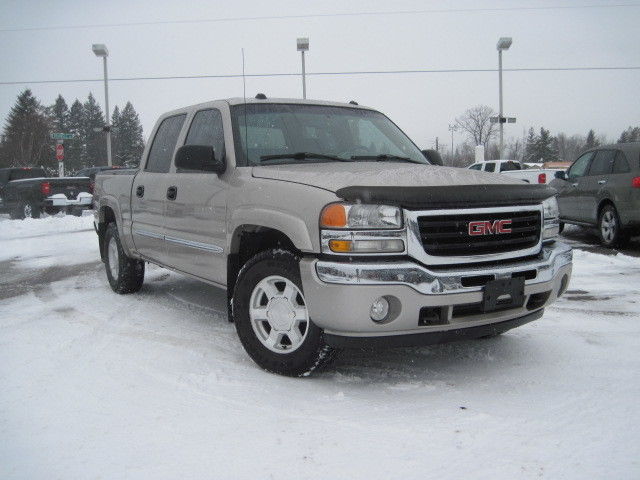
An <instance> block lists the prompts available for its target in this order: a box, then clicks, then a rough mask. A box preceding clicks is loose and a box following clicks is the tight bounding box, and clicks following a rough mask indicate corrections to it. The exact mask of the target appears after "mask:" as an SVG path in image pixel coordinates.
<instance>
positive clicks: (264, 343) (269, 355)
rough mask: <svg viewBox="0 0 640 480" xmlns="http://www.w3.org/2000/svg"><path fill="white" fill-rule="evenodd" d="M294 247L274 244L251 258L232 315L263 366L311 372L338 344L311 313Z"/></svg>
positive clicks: (284, 372) (292, 372)
mask: <svg viewBox="0 0 640 480" xmlns="http://www.w3.org/2000/svg"><path fill="white" fill-rule="evenodd" d="M298 262H299V259H298V257H297V256H295V255H294V254H293V253H290V252H286V251H282V250H269V251H266V252H263V253H260V254H258V255H256V256H255V257H253V258H252V259H251V260H249V261H248V262H247V264H246V265H245V266H244V267H243V268H242V270H241V272H240V274H239V275H238V280H237V283H236V287H235V290H234V295H233V320H234V322H235V324H236V330H237V332H238V336H239V337H240V342H241V343H242V346H243V347H244V349H245V350H246V351H247V353H248V354H249V356H250V357H251V358H252V359H253V360H254V361H255V362H256V363H257V364H258V365H259V366H260V367H262V368H263V369H265V370H267V371H269V372H273V373H278V374H280V375H287V376H292V377H300V376H306V375H308V374H309V373H311V372H312V371H313V370H315V369H316V368H318V367H320V366H321V365H323V364H324V363H326V362H327V361H328V360H329V359H330V358H331V356H332V353H333V350H332V349H331V347H329V346H328V345H327V344H326V343H325V341H324V336H323V332H322V330H321V329H320V328H319V327H317V326H316V325H315V324H314V323H313V322H312V321H311V319H310V318H309V311H308V309H307V304H306V301H305V298H304V292H303V291H302V282H301V281H300V269H299V266H298Z"/></svg>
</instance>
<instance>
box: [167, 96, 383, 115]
mask: <svg viewBox="0 0 640 480" xmlns="http://www.w3.org/2000/svg"><path fill="white" fill-rule="evenodd" d="M222 102H224V103H226V104H228V105H231V106H234V105H244V104H247V105H251V104H260V103H271V104H274V103H276V104H288V105H292V104H293V105H319V106H325V107H344V108H359V109H362V110H373V111H375V109H374V108H371V107H365V106H363V105H356V104H353V103H343V102H329V101H326V100H303V99H300V98H268V97H267V98H266V99H258V98H254V97H247V98H246V99H245V98H242V97H233V98H224V99H220V100H212V101H210V102H204V103H197V104H195V105H189V106H187V107H182V108H177V109H175V110H171V111H169V112H166V113H163V114H162V117H167V116H171V115H176V114H180V113H185V112H190V111H192V110H201V109H204V108H215V106H216V104H217V105H220V103H222Z"/></svg>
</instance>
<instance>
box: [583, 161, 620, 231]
mask: <svg viewBox="0 0 640 480" xmlns="http://www.w3.org/2000/svg"><path fill="white" fill-rule="evenodd" d="M615 156H616V151H615V150H598V151H597V152H596V154H595V155H594V157H593V160H592V161H591V165H590V166H589V170H588V171H587V174H586V175H585V176H584V177H583V178H582V179H581V181H580V182H579V184H578V190H579V192H578V193H579V196H580V198H581V201H580V207H581V211H580V218H579V220H581V221H583V222H588V223H593V224H595V223H596V222H597V221H598V218H597V217H598V204H599V203H600V200H602V199H603V198H605V197H607V196H608V194H607V182H608V179H609V176H610V174H611V171H612V170H613V159H614V158H615Z"/></svg>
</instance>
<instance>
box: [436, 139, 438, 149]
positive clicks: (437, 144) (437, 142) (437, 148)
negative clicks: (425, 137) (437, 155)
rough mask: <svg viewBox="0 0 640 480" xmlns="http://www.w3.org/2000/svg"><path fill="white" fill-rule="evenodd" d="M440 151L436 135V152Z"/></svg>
mask: <svg viewBox="0 0 640 480" xmlns="http://www.w3.org/2000/svg"><path fill="white" fill-rule="evenodd" d="M437 151H438V137H436V152H437Z"/></svg>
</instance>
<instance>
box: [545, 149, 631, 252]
mask: <svg viewBox="0 0 640 480" xmlns="http://www.w3.org/2000/svg"><path fill="white" fill-rule="evenodd" d="M551 186H553V187H554V188H556V189H557V190H558V206H559V209H560V220H561V222H562V223H571V224H575V225H585V226H596V227H597V228H598V234H599V236H600V242H601V243H602V245H604V246H606V247H615V246H619V245H621V244H623V243H624V242H625V241H626V240H628V239H629V236H630V235H635V234H638V233H639V232H640V142H633V143H618V144H614V145H606V146H602V147H598V148H595V149H592V150H589V151H587V152H585V153H583V154H582V155H580V157H578V159H577V160H576V161H575V162H573V165H571V167H570V168H569V170H567V172H566V173H565V172H564V171H562V172H558V173H556V179H555V180H554V181H553V182H552V183H551ZM561 227H562V224H561Z"/></svg>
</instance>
